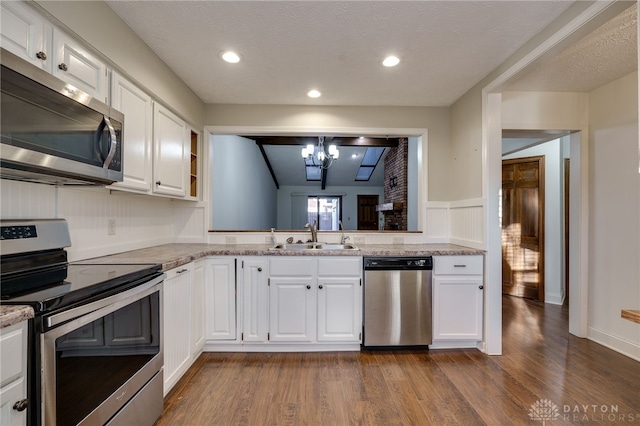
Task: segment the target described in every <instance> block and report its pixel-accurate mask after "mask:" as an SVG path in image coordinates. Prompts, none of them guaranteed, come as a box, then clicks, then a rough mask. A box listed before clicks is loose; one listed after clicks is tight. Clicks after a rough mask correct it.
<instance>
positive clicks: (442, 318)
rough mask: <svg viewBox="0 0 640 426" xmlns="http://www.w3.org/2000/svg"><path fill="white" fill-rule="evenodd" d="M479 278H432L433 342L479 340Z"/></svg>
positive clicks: (480, 332)
mask: <svg viewBox="0 0 640 426" xmlns="http://www.w3.org/2000/svg"><path fill="white" fill-rule="evenodd" d="M483 288H484V287H483V284H482V278H481V277H480V278H465V277H435V276H434V278H433V340H482V311H483V308H482V307H483Z"/></svg>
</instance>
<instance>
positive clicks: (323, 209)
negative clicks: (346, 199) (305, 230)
mask: <svg viewBox="0 0 640 426" xmlns="http://www.w3.org/2000/svg"><path fill="white" fill-rule="evenodd" d="M307 217H308V218H309V223H313V221H314V220H315V221H317V223H318V230H319V231H320V230H321V231H338V230H339V229H340V224H339V222H340V220H341V219H342V197H340V196H335V197H319V196H317V195H310V196H309V198H307Z"/></svg>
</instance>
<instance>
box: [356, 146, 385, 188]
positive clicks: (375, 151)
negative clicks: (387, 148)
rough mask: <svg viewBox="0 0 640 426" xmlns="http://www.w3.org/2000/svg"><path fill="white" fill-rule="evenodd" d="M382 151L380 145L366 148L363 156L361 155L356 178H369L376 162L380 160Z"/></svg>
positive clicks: (361, 179) (363, 179) (366, 179)
mask: <svg viewBox="0 0 640 426" xmlns="http://www.w3.org/2000/svg"><path fill="white" fill-rule="evenodd" d="M383 153H384V148H381V147H369V148H367V150H366V152H365V153H364V156H363V157H362V163H360V168H359V169H358V172H357V173H356V180H357V181H358V180H360V181H368V180H369V179H371V175H372V174H373V171H374V170H375V169H376V166H377V165H378V162H379V161H380V157H382V154H383Z"/></svg>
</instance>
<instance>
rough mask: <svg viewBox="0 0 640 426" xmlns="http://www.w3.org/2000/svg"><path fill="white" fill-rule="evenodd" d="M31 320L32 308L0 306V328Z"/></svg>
mask: <svg viewBox="0 0 640 426" xmlns="http://www.w3.org/2000/svg"><path fill="white" fill-rule="evenodd" d="M31 318H33V308H32V307H31V306H24V305H15V306H14V305H2V306H0V328H5V327H9V326H10V325H14V324H17V323H19V322H22V321H26V320H29V319H31Z"/></svg>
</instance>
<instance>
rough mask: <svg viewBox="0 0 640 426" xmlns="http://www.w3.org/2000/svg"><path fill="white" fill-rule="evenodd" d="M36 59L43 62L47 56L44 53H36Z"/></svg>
mask: <svg viewBox="0 0 640 426" xmlns="http://www.w3.org/2000/svg"><path fill="white" fill-rule="evenodd" d="M36 58H38V59H42V60H43V61H45V60H46V59H47V54H46V53H44V52H38V53H36Z"/></svg>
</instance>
